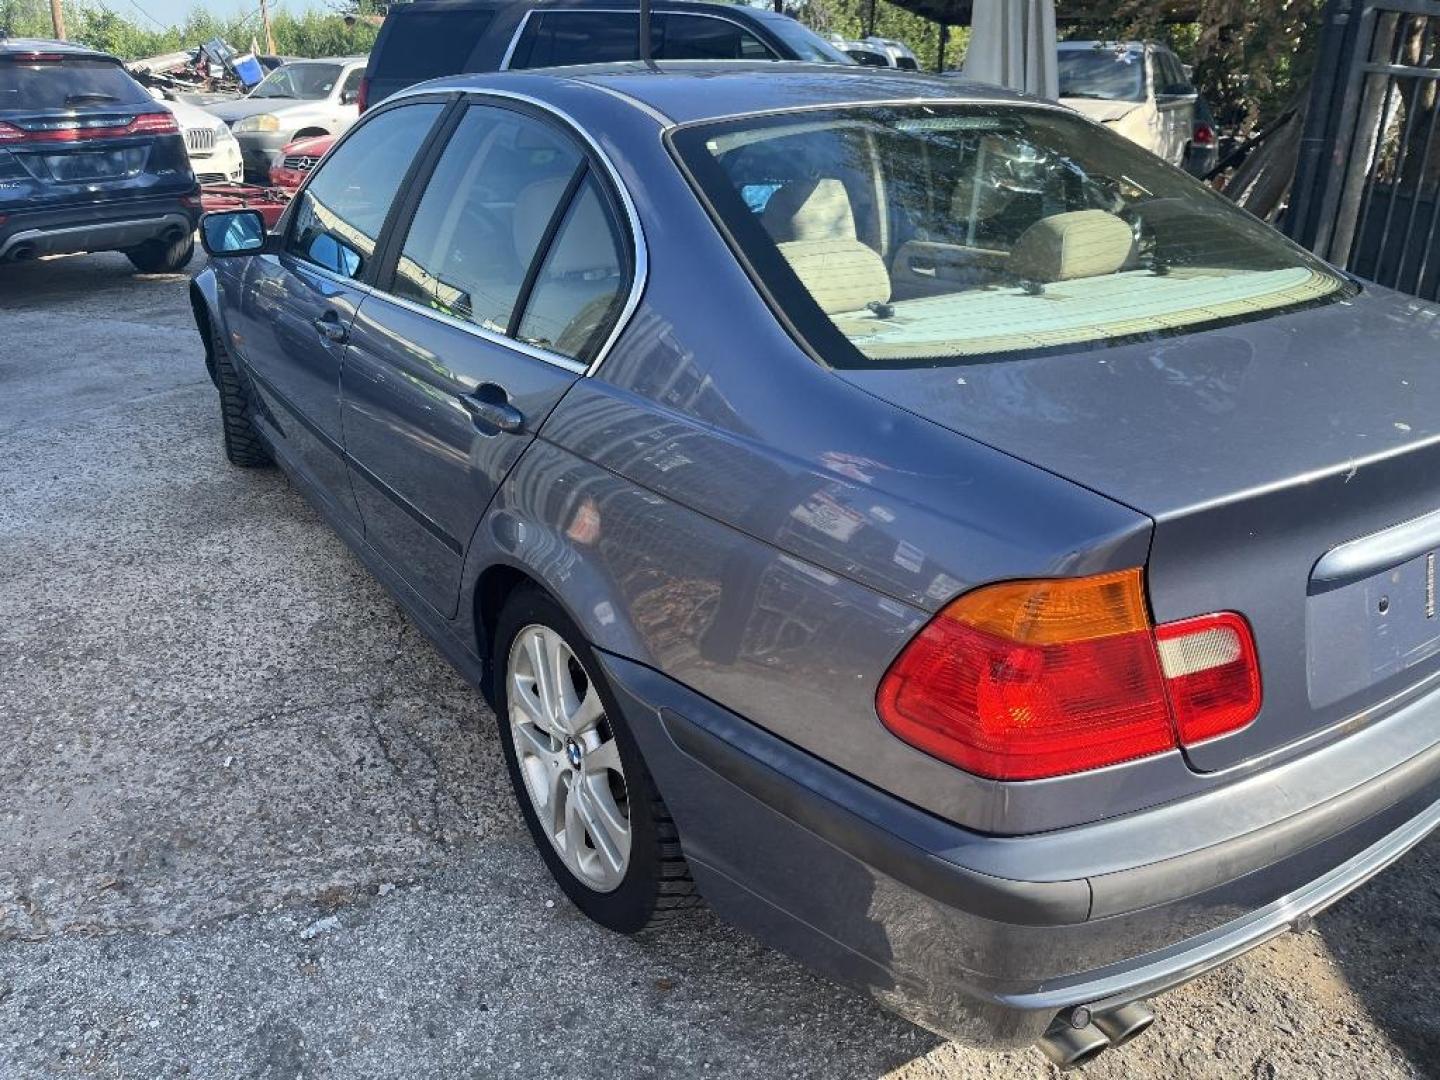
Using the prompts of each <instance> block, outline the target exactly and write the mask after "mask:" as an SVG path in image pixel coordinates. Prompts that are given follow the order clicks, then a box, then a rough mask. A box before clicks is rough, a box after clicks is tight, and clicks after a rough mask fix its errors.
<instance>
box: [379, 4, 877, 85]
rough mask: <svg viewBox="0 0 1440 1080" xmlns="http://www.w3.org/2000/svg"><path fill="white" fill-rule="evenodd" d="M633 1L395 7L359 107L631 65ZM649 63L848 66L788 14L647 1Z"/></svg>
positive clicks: (635, 32) (635, 28) (635, 55)
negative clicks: (509, 75)
mask: <svg viewBox="0 0 1440 1080" xmlns="http://www.w3.org/2000/svg"><path fill="white" fill-rule="evenodd" d="M638 11H639V7H638V5H637V4H636V3H635V0H539V2H537V0H518V2H517V0H421V2H420V3H413V4H395V5H392V6H391V8H390V12H389V14H388V15H387V16H386V17H385V22H384V23H383V24H382V25H381V27H380V36H379V37H378V39H377V40H376V42H375V46H374V48H372V49H371V50H370V63H369V65H368V67H367V68H366V72H365V86H364V89H363V91H362V93H361V109H362V110H363V109H364V108H366V107H367V106H368V105H373V104H375V103H376V102H379V101H383V100H384V99H385V98H387V97H389V96H390V95H391V94H393V93H395V92H396V91H398V90H402V89H404V88H405V87H407V86H411V85H413V84H414V83H417V82H420V81H421V80H422V79H431V78H435V77H436V76H440V75H455V74H459V73H460V72H482V71H504V70H507V69H511V68H536V67H565V66H570V65H575V64H601V63H610V62H613V61H621V60H637V59H639V56H640V53H639V20H638ZM651 11H652V16H651V18H652V20H653V21H652V29H651V42H652V50H653V52H652V55H653V56H654V57H655V59H657V60H805V61H812V62H817V63H837V64H850V63H853V62H854V61H852V60H851V58H850V57H848V56H846V55H845V53H843V52H841V51H840V50H839V49H837V48H836V47H835V46H834V45H832V44H830V42H828V41H826V40H825V39H824V38H822V37H820V36H819V35H818V34H816V33H814V32H813V31H812V30H810V29H809V28H808V27H806V26H803V25H801V24H800V23H798V22H796V21H795V20H794V19H792V18H790V17H789V16H788V15H779V14H776V13H775V12H773V11H770V10H769V9H768V8H754V7H748V6H745V5H743V4H724V3H697V2H691V0H680V2H676V0H670V2H664V0H656V2H655V3H653V4H652V5H651Z"/></svg>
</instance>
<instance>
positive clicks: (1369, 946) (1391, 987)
mask: <svg viewBox="0 0 1440 1080" xmlns="http://www.w3.org/2000/svg"><path fill="white" fill-rule="evenodd" d="M1315 929H1316V931H1317V932H1318V933H1319V934H1320V936H1321V937H1322V938H1323V939H1324V941H1325V943H1326V944H1327V945H1328V947H1329V952H1330V955H1331V957H1332V958H1333V960H1334V963H1335V964H1336V966H1337V967H1338V968H1339V969H1340V972H1341V974H1342V975H1343V978H1344V981H1345V983H1346V984H1348V987H1349V989H1350V990H1351V991H1353V993H1354V994H1355V996H1356V997H1357V998H1358V999H1359V1003H1360V1004H1361V1005H1362V1006H1363V1007H1364V1009H1365V1010H1366V1011H1367V1012H1368V1013H1369V1015H1370V1018H1371V1019H1372V1020H1373V1022H1374V1023H1375V1024H1376V1025H1378V1026H1379V1027H1380V1028H1382V1029H1383V1030H1384V1032H1385V1033H1386V1035H1387V1036H1388V1037H1389V1038H1390V1040H1391V1041H1392V1042H1393V1044H1394V1046H1395V1047H1396V1048H1397V1049H1398V1050H1399V1051H1401V1052H1402V1053H1403V1054H1404V1055H1405V1056H1406V1057H1407V1058H1408V1060H1409V1063H1410V1065H1411V1066H1412V1067H1413V1068H1414V1069H1415V1070H1416V1072H1417V1073H1418V1074H1419V1075H1422V1076H1437V1077H1440V1008H1437V1007H1436V1002H1437V1001H1440V949H1437V942H1440V838H1432V839H1430V840H1427V841H1425V842H1424V843H1422V844H1421V845H1420V846H1419V847H1417V848H1416V849H1415V850H1414V851H1412V852H1410V853H1409V854H1408V855H1407V856H1405V858H1404V859H1402V860H1401V861H1400V862H1399V863H1397V864H1395V865H1394V866H1391V867H1390V868H1389V869H1387V870H1386V871H1384V872H1383V873H1382V874H1380V875H1379V876H1377V877H1375V878H1373V879H1372V880H1371V881H1369V882H1368V883H1366V884H1365V885H1364V886H1362V887H1361V888H1359V889H1357V890H1356V891H1355V892H1354V893H1352V894H1351V895H1350V896H1348V897H1346V898H1345V899H1344V900H1342V901H1341V902H1340V903H1338V904H1336V905H1335V906H1334V907H1333V908H1331V909H1330V910H1329V911H1327V912H1325V913H1324V914H1322V915H1321V916H1320V917H1319V918H1318V919H1317V920H1316V926H1315Z"/></svg>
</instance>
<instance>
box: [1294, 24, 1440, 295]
mask: <svg viewBox="0 0 1440 1080" xmlns="http://www.w3.org/2000/svg"><path fill="white" fill-rule="evenodd" d="M1437 117H1440V2H1436V0H1331V2H1330V4H1329V6H1328V8H1327V11H1326V25H1325V28H1324V30H1323V33H1322V37H1321V43H1320V52H1319V55H1318V57H1317V64H1316V74H1315V79H1314V82H1313V84H1312V88H1311V99H1310V108H1309V111H1308V115H1307V119H1306V127H1305V134H1304V138H1303V141H1302V144H1301V151H1300V161H1299V166H1298V169H1297V173H1296V178H1295V188H1294V192H1293V195H1292V199H1291V206H1290V211H1289V214H1288V215H1287V219H1286V229H1287V231H1288V232H1289V233H1290V234H1291V235H1292V236H1293V237H1295V238H1296V239H1297V240H1299V241H1300V242H1301V243H1302V244H1304V245H1305V246H1306V247H1309V248H1310V249H1311V250H1313V251H1315V252H1316V253H1317V254H1319V255H1321V256H1323V257H1324V258H1326V259H1329V260H1330V261H1331V262H1333V263H1336V264H1338V265H1341V266H1344V267H1345V268H1346V269H1348V270H1351V271H1353V272H1354V273H1355V274H1357V275H1359V276H1361V277H1365V278H1370V279H1372V280H1375V281H1377V282H1379V283H1380V284H1382V285H1388V286H1390V287H1392V288H1396V289H1400V290H1402V291H1404V292H1409V293H1414V294H1416V295H1418V296H1422V297H1425V298H1426V299H1435V298H1437V296H1440V148H1437V147H1436V146H1435V142H1436V140H1437V137H1440V126H1437Z"/></svg>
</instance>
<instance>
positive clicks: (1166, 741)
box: [876, 569, 1260, 780]
mask: <svg viewBox="0 0 1440 1080" xmlns="http://www.w3.org/2000/svg"><path fill="white" fill-rule="evenodd" d="M876 705H877V709H878V711H879V714H880V719H881V721H882V722H883V723H884V724H885V726H886V727H888V728H889V729H890V730H891V731H892V732H894V733H895V734H896V735H898V736H899V737H900V738H902V739H904V740H905V741H906V742H908V743H910V744H911V745H913V746H916V747H918V748H919V749H921V750H924V751H925V752H927V753H929V754H932V755H934V756H935V757H938V758H940V759H942V760H944V761H948V762H950V763H951V764H952V765H957V766H959V767H960V768H962V769H965V770H966V771H968V772H972V773H975V774H977V775H980V776H986V777H990V778H993V779H996V780H1034V779H1039V778H1041V777H1047V776H1060V775H1063V774H1065V773H1073V772H1082V771H1084V770H1086V769H1095V768H1100V767H1102V766H1105V765H1113V764H1116V763H1118V762H1122V761H1130V760H1132V759H1134V758H1140V757H1146V756H1148V755H1150V754H1157V753H1161V752H1163V751H1165V750H1170V749H1173V748H1174V747H1175V746H1176V745H1178V744H1179V743H1186V744H1189V743H1193V742H1196V741H1199V740H1201V739H1208V738H1214V737H1215V736H1217V735H1221V734H1226V733H1228V732H1230V731H1234V730H1236V729H1238V728H1241V727H1244V726H1245V725H1246V724H1248V723H1249V722H1250V721H1251V720H1252V719H1254V717H1255V714H1256V713H1257V712H1258V711H1259V707H1260V676H1259V668H1258V665H1257V663H1256V658H1255V648H1254V642H1253V640H1252V639H1251V635H1250V628H1249V625H1248V624H1247V623H1246V622H1245V620H1244V619H1243V618H1241V617H1240V616H1238V615H1233V614H1228V613H1227V614H1222V615H1211V616H1204V617H1202V618H1199V619H1189V620H1186V621H1185V622H1181V623H1171V624H1167V625H1165V626H1160V627H1155V626H1153V625H1152V624H1151V622H1150V617H1149V614H1148V611H1147V609H1146V605H1145V597H1144V589H1143V583H1142V579H1141V572H1140V571H1139V570H1138V569H1137V570H1123V571H1120V572H1117V573H1112V574H1102V575H1099V576H1096V577H1088V578H1064V579H1055V580H1044V581H1016V582H1005V583H1002V584H999V585H992V586H989V587H987V588H983V589H977V590H976V591H975V592H972V593H968V594H967V595H965V596H962V597H961V598H960V599H959V600H956V601H955V602H954V603H952V604H950V605H949V606H948V607H947V608H945V610H944V611H942V612H941V613H940V614H939V615H938V616H936V617H935V619H933V620H932V621H931V622H930V623H929V624H928V625H927V626H926V627H925V628H924V629H923V630H922V631H921V632H920V633H919V635H917V636H916V638H915V639H914V640H913V641H912V642H911V643H910V644H909V645H907V646H906V647H905V649H904V650H903V651H902V652H901V654H900V656H899V657H898V658H897V659H896V661H895V663H894V664H892V665H891V667H890V670H889V671H888V672H887V673H886V675H885V678H884V679H883V680H882V682H881V684H880V690H879V693H878V696H877V699H876Z"/></svg>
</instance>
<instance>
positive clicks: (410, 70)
mask: <svg viewBox="0 0 1440 1080" xmlns="http://www.w3.org/2000/svg"><path fill="white" fill-rule="evenodd" d="M493 18H494V12H493V11H488V10H480V11H475V10H469V11H416V10H415V9H414V8H410V7H408V6H407V7H404V8H400V9H399V10H397V11H396V12H395V13H394V14H392V15H391V16H390V17H389V19H387V20H386V22H385V30H384V31H383V33H384V36H383V38H382V39H381V43H380V45H379V47H378V48H377V49H376V55H375V60H374V65H375V67H374V71H373V74H374V76H375V77H376V78H380V79H404V80H406V81H408V82H420V81H421V80H423V79H433V78H435V77H437V76H439V75H455V74H458V73H459V72H462V71H464V70H465V69H466V65H467V62H468V61H469V59H470V54H471V53H472V52H473V51H474V50H475V46H476V45H477V44H478V43H479V41H480V38H481V37H482V36H483V35H484V33H485V31H486V30H487V29H488V28H489V26H490V22H491V20H492V19H493Z"/></svg>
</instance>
